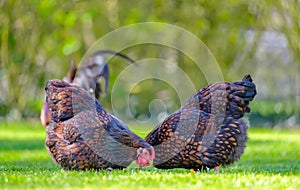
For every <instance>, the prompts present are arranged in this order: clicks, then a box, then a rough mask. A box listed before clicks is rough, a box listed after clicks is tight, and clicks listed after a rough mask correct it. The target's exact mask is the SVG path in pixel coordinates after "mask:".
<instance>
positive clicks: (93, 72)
mask: <svg viewBox="0 0 300 190" xmlns="http://www.w3.org/2000/svg"><path fill="white" fill-rule="evenodd" d="M109 54H111V55H115V56H119V57H122V58H123V59H125V60H127V61H129V62H131V63H134V61H133V60H132V59H130V58H129V57H127V56H126V55H124V54H121V53H118V52H115V51H111V50H100V51H97V52H95V53H93V54H91V55H90V56H89V57H88V58H87V60H86V61H85V62H83V65H82V66H81V67H79V68H77V66H76V64H75V62H72V63H71V68H70V70H69V71H68V73H67V75H66V76H65V77H64V78H63V80H64V81H66V82H69V83H73V84H77V85H78V86H80V87H82V88H84V89H85V90H88V91H89V92H90V93H91V94H94V96H95V97H96V98H97V99H99V97H100V93H101V85H100V79H101V78H102V77H103V78H104V82H105V87H104V93H106V92H107V88H108V77H109V67H108V64H107V62H106V61H105V59H104V55H109ZM40 119H41V122H42V124H43V125H44V126H47V125H48V124H49V123H50V122H51V113H50V112H49V108H48V105H47V103H46V102H44V104H43V107H42V110H41V114H40Z"/></svg>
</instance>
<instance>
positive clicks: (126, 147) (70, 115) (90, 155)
mask: <svg viewBox="0 0 300 190" xmlns="http://www.w3.org/2000/svg"><path fill="white" fill-rule="evenodd" d="M45 90H46V95H47V97H46V101H47V104H48V106H49V110H50V112H51V113H52V122H51V123H50V124H49V125H48V126H47V128H46V129H47V133H46V148H47V150H48V152H49V154H50V155H51V157H52V159H53V160H54V161H55V162H56V163H58V164H59V165H61V167H62V168H63V169H66V170H72V169H74V170H88V169H95V170H98V169H108V168H111V169H122V168H124V167H127V166H128V165H129V164H130V163H131V162H132V161H133V160H136V162H137V164H138V165H139V166H140V167H143V166H148V165H150V164H151V163H152V161H153V159H154V149H153V148H152V146H151V145H149V144H148V143H147V142H146V141H145V140H143V139H141V138H140V137H138V136H137V135H135V134H134V133H132V132H131V131H130V130H129V129H128V127H127V126H126V125H125V124H124V123H123V122H122V121H120V120H119V119H118V118H116V117H114V116H113V115H111V114H109V113H108V112H106V111H105V110H104V108H103V107H102V106H101V105H100V103H99V102H98V100H97V99H95V98H94V97H93V96H92V95H91V94H90V93H89V92H88V91H86V90H84V89H82V88H81V87H79V86H76V85H71V84H69V83H67V82H64V81H60V80H51V81H48V82H47V84H46V88H45Z"/></svg>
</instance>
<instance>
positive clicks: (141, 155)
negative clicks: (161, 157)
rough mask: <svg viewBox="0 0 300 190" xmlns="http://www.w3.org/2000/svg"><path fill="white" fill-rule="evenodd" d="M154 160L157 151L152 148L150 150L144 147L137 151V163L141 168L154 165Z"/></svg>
mask: <svg viewBox="0 0 300 190" xmlns="http://www.w3.org/2000/svg"><path fill="white" fill-rule="evenodd" d="M154 158H155V151H154V148H153V147H152V146H151V148H150V149H148V148H142V147H140V148H138V149H137V160H136V163H137V165H139V168H142V167H145V166H151V165H153V160H154Z"/></svg>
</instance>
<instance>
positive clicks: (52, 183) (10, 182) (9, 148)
mask: <svg viewBox="0 0 300 190" xmlns="http://www.w3.org/2000/svg"><path fill="white" fill-rule="evenodd" d="M249 136H250V140H249V142H248V144H247V148H246V151H245V154H244V155H243V156H242V158H241V160H240V161H239V162H238V163H236V164H234V165H232V166H230V167H228V168H222V169H221V171H220V173H219V174H214V172H213V171H208V172H207V173H198V172H196V173H192V172H190V170H185V169H173V170H158V169H155V168H153V167H148V168H144V169H142V170H139V169H137V168H135V167H130V168H127V169H125V170H122V171H98V172H96V171H86V172H75V171H63V170H62V169H61V168H60V167H59V166H57V165H55V164H54V163H53V162H52V160H51V159H50V156H49V155H48V154H47V152H46V150H45V148H44V141H45V128H43V127H42V126H41V125H40V124H39V123H38V122H24V123H2V124H0V189H133V188H135V189H183V188H186V189H187V188H188V189H253V188H255V189H297V188H299V187H300V140H299V139H300V130H284V129H261V128H250V130H249Z"/></svg>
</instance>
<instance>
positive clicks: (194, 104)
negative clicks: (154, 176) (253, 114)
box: [145, 75, 256, 172]
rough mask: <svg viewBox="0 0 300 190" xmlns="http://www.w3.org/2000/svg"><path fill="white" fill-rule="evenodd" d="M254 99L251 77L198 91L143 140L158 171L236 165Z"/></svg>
mask: <svg viewBox="0 0 300 190" xmlns="http://www.w3.org/2000/svg"><path fill="white" fill-rule="evenodd" d="M255 95H256V86H255V84H254V83H253V81H252V78H251V76H250V75H246V76H245V77H244V78H243V80H242V81H237V82H231V83H229V82H218V83H215V84H211V85H209V86H207V87H206V88H202V89H200V90H199V91H197V92H196V93H195V94H194V95H193V96H192V97H191V98H190V99H189V100H188V101H187V102H186V103H185V104H184V106H183V107H182V108H181V109H179V110H178V111H176V112H175V113H173V114H172V115H170V116H169V117H167V118H166V119H165V120H164V121H163V122H162V123H161V124H159V125H157V126H156V127H155V128H154V129H153V130H152V131H151V132H150V133H149V134H148V135H147V137H146V138H145V140H146V141H147V142H148V143H149V144H150V145H152V146H153V147H154V149H155V153H156V159H155V160H154V165H155V167H157V168H162V169H171V168H187V169H194V170H196V171H199V170H200V171H202V170H206V169H211V168H214V169H215V171H216V172H218V170H219V168H220V166H221V165H223V166H226V165H229V164H232V163H233V162H235V161H238V160H239V159H240V157H241V155H242V154H243V152H244V148H245V146H246V141H247V129H248V125H247V124H246V122H245V121H244V120H243V119H241V117H243V115H244V114H245V112H250V108H249V102H250V101H252V100H253V98H254V97H255Z"/></svg>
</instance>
